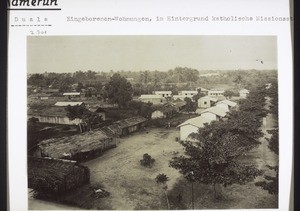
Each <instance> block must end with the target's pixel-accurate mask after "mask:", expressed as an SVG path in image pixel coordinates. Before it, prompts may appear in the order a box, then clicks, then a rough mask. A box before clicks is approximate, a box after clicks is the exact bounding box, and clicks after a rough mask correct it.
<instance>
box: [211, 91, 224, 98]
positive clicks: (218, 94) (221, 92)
mask: <svg viewBox="0 0 300 211" xmlns="http://www.w3.org/2000/svg"><path fill="white" fill-rule="evenodd" d="M223 93H224V92H223V91H220V92H217V91H208V96H211V97H218V96H224V95H223Z"/></svg>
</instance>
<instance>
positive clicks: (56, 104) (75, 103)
mask: <svg viewBox="0 0 300 211" xmlns="http://www.w3.org/2000/svg"><path fill="white" fill-rule="evenodd" d="M76 105H78V106H80V105H84V103H83V102H56V103H55V104H54V106H59V107H67V106H76Z"/></svg>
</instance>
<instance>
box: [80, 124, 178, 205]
mask: <svg viewBox="0 0 300 211" xmlns="http://www.w3.org/2000/svg"><path fill="white" fill-rule="evenodd" d="M178 136H179V130H176V129H174V128H171V129H164V128H162V129H151V130H149V131H148V132H141V133H140V132H138V133H135V134H132V135H131V136H129V137H126V138H123V139H120V143H119V145H118V146H117V147H116V148H114V149H112V150H109V151H107V152H106V153H105V154H104V155H102V156H101V157H99V158H96V159H93V160H91V161H88V162H85V163H83V165H86V166H88V167H89V168H90V170H91V185H93V184H98V183H101V184H102V185H103V186H104V187H105V190H107V191H109V192H110V193H111V196H109V197H107V198H105V199H101V200H99V202H100V201H101V202H100V204H101V203H102V204H103V203H104V204H103V206H105V208H110V209H126V210H132V209H166V208H167V204H166V199H165V197H164V194H163V191H162V189H161V187H160V186H159V185H157V184H156V182H155V177H156V176H157V174H159V173H164V174H166V175H167V176H168V177H169V178H170V180H169V182H168V187H169V189H171V188H172V187H173V185H174V184H175V182H176V181H177V179H178V178H179V177H180V174H179V172H178V171H176V170H175V169H173V168H171V167H169V160H170V159H171V158H172V157H173V155H174V152H177V151H178V152H183V147H182V146H181V145H180V144H179V143H177V142H176V141H175V138H176V137H178ZM144 153H148V154H149V155H151V156H152V157H153V158H154V159H155V164H154V166H153V167H152V168H147V167H143V166H141V165H140V163H139V161H140V160H141V159H142V156H143V154H144ZM96 207H97V208H99V205H96V204H95V208H96Z"/></svg>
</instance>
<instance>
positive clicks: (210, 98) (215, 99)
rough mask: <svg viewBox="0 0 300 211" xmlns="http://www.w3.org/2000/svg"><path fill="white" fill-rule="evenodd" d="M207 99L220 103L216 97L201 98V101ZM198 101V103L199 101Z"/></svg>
mask: <svg viewBox="0 0 300 211" xmlns="http://www.w3.org/2000/svg"><path fill="white" fill-rule="evenodd" d="M205 99H207V100H210V101H213V102H217V101H218V99H217V98H214V97H211V96H208V95H207V96H204V97H201V98H199V100H205ZM199 100H198V101H199Z"/></svg>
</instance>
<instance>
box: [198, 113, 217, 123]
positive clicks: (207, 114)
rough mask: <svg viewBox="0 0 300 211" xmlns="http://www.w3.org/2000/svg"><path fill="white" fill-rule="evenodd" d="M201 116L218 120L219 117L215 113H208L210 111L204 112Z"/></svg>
mask: <svg viewBox="0 0 300 211" xmlns="http://www.w3.org/2000/svg"><path fill="white" fill-rule="evenodd" d="M201 116H203V117H204V118H206V119H209V120H211V121H215V120H219V118H217V115H215V114H213V113H210V112H205V113H203V114H201Z"/></svg>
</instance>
